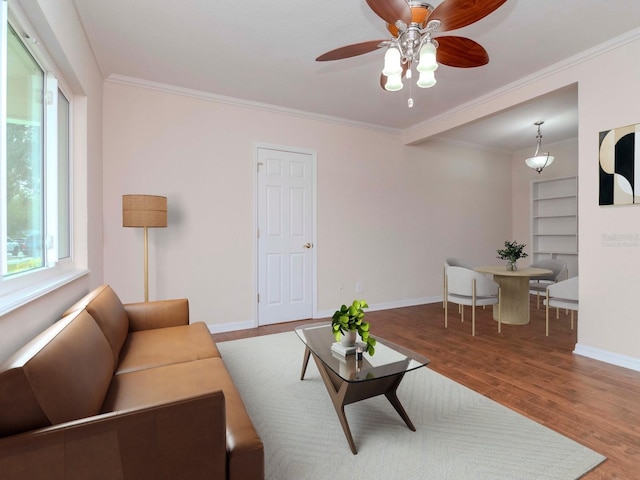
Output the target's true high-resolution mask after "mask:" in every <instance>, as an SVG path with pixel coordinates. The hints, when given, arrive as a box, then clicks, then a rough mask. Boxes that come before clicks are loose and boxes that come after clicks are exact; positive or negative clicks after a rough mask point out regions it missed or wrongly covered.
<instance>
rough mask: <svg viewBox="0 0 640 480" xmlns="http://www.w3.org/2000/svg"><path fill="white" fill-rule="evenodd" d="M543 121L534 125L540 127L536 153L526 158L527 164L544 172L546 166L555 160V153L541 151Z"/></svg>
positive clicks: (537, 170)
mask: <svg viewBox="0 0 640 480" xmlns="http://www.w3.org/2000/svg"><path fill="white" fill-rule="evenodd" d="M543 123H544V122H543V121H538V122H536V123H534V125H536V126H537V127H538V134H537V135H536V153H534V154H533V156H532V157H530V158H527V159H526V160H525V162H526V164H527V166H528V167H529V168H531V169H533V170H535V171H536V172H538V173H540V172H542V170H544V168H545V167H547V166H549V165H551V164H552V163H553V161H554V160H555V157H554V156H553V155H550V154H549V152H546V153H540V145H541V143H542V132H540V125H542V124H543Z"/></svg>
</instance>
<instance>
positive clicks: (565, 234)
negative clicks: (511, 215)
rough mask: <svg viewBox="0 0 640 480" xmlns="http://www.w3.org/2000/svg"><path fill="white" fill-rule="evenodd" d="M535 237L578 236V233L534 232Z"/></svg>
mask: <svg viewBox="0 0 640 480" xmlns="http://www.w3.org/2000/svg"><path fill="white" fill-rule="evenodd" d="M532 235H533V236H534V237H577V236H578V235H577V234H576V233H533V234H532Z"/></svg>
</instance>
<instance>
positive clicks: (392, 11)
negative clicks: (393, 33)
mask: <svg viewBox="0 0 640 480" xmlns="http://www.w3.org/2000/svg"><path fill="white" fill-rule="evenodd" d="M367 4H368V5H369V7H370V8H371V10H373V11H374V12H375V14H376V15H378V16H379V17H380V18H381V19H383V20H384V21H385V22H387V23H388V24H390V25H395V23H396V21H397V20H402V21H403V22H404V23H406V24H407V25H410V24H411V17H412V15H411V8H409V4H408V3H407V2H406V1H405V0H367Z"/></svg>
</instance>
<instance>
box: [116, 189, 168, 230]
mask: <svg viewBox="0 0 640 480" xmlns="http://www.w3.org/2000/svg"><path fill="white" fill-rule="evenodd" d="M122 226H123V227H166V226H167V197H160V196H158V195H123V196H122Z"/></svg>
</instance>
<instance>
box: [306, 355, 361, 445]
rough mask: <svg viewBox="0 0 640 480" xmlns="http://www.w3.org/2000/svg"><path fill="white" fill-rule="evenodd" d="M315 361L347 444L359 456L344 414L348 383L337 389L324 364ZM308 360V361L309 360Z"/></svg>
mask: <svg viewBox="0 0 640 480" xmlns="http://www.w3.org/2000/svg"><path fill="white" fill-rule="evenodd" d="M313 359H314V360H315V362H316V365H317V366H318V371H319V372H320V376H321V377H322V381H323V382H324V385H325V387H326V388H327V392H328V393H329V397H330V398H331V403H332V404H333V408H334V409H335V411H336V414H337V415H338V420H340V425H341V426H342V431H343V432H344V436H345V437H347V442H348V443H349V448H351V453H353V454H354V455H357V454H358V449H357V448H356V444H355V442H354V441H353V436H352V435H351V429H350V428H349V424H348V423H347V417H346V415H345V414H344V405H345V403H344V400H345V397H346V394H347V390H348V389H349V383H348V382H342V384H341V385H340V388H338V389H336V387H335V386H334V384H333V382H332V381H331V377H329V374H328V373H327V369H326V367H325V366H324V364H323V363H322V361H321V360H318V359H317V358H316V357H315V355H314V356H313ZM307 360H308V359H307Z"/></svg>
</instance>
